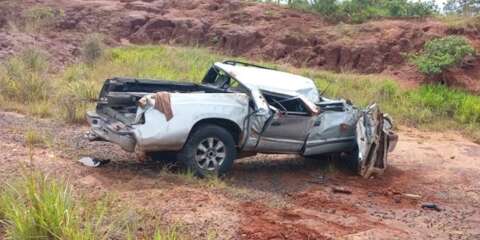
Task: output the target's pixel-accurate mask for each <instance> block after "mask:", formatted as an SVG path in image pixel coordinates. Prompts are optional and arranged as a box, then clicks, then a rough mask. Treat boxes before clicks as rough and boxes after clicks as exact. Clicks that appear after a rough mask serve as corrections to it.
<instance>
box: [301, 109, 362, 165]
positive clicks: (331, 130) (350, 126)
mask: <svg viewBox="0 0 480 240" xmlns="http://www.w3.org/2000/svg"><path fill="white" fill-rule="evenodd" d="M344 108H345V110H344V111H326V112H322V113H321V114H320V115H319V116H318V117H317V118H316V119H315V123H314V126H313V127H312V128H311V129H310V133H309V135H308V139H307V140H306V144H305V150H304V152H303V155H305V156H308V155H316V154H323V153H329V152H337V151H347V150H349V149H350V150H351V149H352V148H353V147H354V144H355V142H354V140H355V138H354V131H355V124H356V122H357V115H358V110H356V109H354V108H352V107H351V106H349V105H346V104H344Z"/></svg>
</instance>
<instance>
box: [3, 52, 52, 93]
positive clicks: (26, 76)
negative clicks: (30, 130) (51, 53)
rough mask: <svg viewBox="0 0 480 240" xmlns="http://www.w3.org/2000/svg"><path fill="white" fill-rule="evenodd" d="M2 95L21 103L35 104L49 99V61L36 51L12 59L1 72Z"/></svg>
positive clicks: (4, 65) (23, 53)
mask: <svg viewBox="0 0 480 240" xmlns="http://www.w3.org/2000/svg"><path fill="white" fill-rule="evenodd" d="M0 73H1V75H0V93H1V94H2V96H5V97H7V98H10V99H14V100H17V101H21V102H35V101H41V100H45V99H47V98H48V92H49V90H50V87H51V85H50V84H51V83H50V82H49V81H48V79H47V77H48V75H47V73H48V59H47V57H46V56H45V55H44V54H43V53H42V52H41V51H38V50H36V49H27V50H25V51H23V52H21V53H20V54H19V55H18V56H14V57H11V58H10V59H8V60H7V61H6V62H5V63H4V64H3V68H2V69H1V71H0Z"/></svg>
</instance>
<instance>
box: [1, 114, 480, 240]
mask: <svg viewBox="0 0 480 240" xmlns="http://www.w3.org/2000/svg"><path fill="white" fill-rule="evenodd" d="M28 128H32V129H36V131H38V132H42V133H44V134H46V135H47V136H50V137H49V139H50V140H51V142H53V143H54V145H53V147H51V148H48V147H45V146H37V147H35V149H34V164H35V166H36V168H38V169H43V170H44V171H47V172H50V173H51V174H55V175H59V176H64V177H66V178H67V179H70V182H71V183H73V184H74V186H75V189H76V191H77V192H79V193H81V194H85V195H86V196H89V197H90V198H94V199H95V198H99V197H101V196H104V195H105V194H107V193H108V194H112V195H114V196H116V197H117V198H118V201H119V203H124V204H127V206H129V211H131V212H132V213H131V214H130V215H131V218H132V219H142V220H143V221H144V222H145V225H144V226H142V227H141V228H139V230H138V235H139V236H143V235H142V234H146V233H147V232H151V231H152V229H153V228H154V227H155V226H156V225H158V224H160V225H165V224H178V223H181V226H183V227H184V229H185V232H186V233H187V234H188V235H190V236H191V237H192V238H193V239H207V237H208V236H212V233H214V235H215V236H216V237H217V238H218V239H478V238H480V229H479V228H478V226H479V224H480V211H479V209H480V181H478V172H479V171H480V158H479V156H480V145H478V144H475V143H472V142H470V141H469V140H466V139H465V138H463V137H461V136H459V135H458V134H456V133H453V132H445V133H432V132H422V131H418V130H415V129H410V128H404V127H401V128H400V130H399V133H400V142H399V144H398V146H397V148H396V150H395V151H394V152H393V154H392V155H391V159H390V164H391V166H390V168H389V169H388V170H387V171H386V173H385V175H383V176H380V177H378V178H375V179H362V178H359V177H357V176H353V175H350V174H349V173H348V172H347V171H346V170H344V169H343V168H342V167H341V166H339V165H338V164H336V163H334V162H330V161H327V160H325V161H313V160H308V159H307V160H304V159H301V158H299V157H296V156H294V155H258V156H256V157H252V158H246V159H241V160H239V161H237V162H236V164H235V166H234V169H233V172H232V173H231V174H230V175H229V176H228V177H227V178H226V179H225V180H223V183H220V184H219V183H217V184H214V183H213V184H212V183H208V182H205V181H202V180H195V179H193V180H188V179H185V178H183V177H181V175H176V174H173V173H170V172H168V171H166V170H162V166H161V165H159V164H156V163H144V164H142V163H139V162H136V161H135V160H134V158H133V156H131V155H129V154H125V153H123V152H122V151H121V150H119V149H118V148H117V147H116V146H113V145H110V144H107V143H89V142H87V141H85V140H83V139H82V137H81V136H82V132H84V131H85V130H86V127H78V126H77V127H75V126H73V127H72V126H71V125H64V124H62V123H58V122H55V121H52V120H35V119H32V118H30V117H26V116H23V115H20V114H15V113H6V112H2V113H0V148H1V149H4V150H6V149H8V151H1V152H0V164H1V165H2V168H0V179H7V178H11V177H14V176H15V175H17V174H18V171H19V170H18V169H19V164H20V163H22V162H23V163H26V162H28V161H29V160H28V154H27V152H28V150H27V149H26V147H25V145H24V140H23V133H24V131H25V129H28ZM85 155H87V156H94V157H98V158H102V159H111V160H112V162H111V163H109V164H107V165H105V166H103V167H101V168H93V169H92V168H88V167H84V166H82V165H80V164H78V163H77V162H76V160H77V159H78V157H79V156H85ZM334 187H343V188H345V189H348V190H350V191H351V192H352V193H351V194H342V193H334V192H333V191H332V188H334ZM405 193H408V194H417V195H420V196H421V198H420V199H418V200H413V199H410V198H407V197H403V196H402V195H401V194H405ZM423 203H435V204H437V205H438V206H439V207H440V208H441V209H442V211H440V212H437V211H433V210H428V209H422V208H421V204H423ZM132 221H133V220H132Z"/></svg>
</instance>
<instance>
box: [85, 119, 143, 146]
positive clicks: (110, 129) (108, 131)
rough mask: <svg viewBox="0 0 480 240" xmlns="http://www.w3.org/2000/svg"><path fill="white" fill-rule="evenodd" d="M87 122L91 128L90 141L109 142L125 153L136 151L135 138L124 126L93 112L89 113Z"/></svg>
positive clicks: (88, 135)
mask: <svg viewBox="0 0 480 240" xmlns="http://www.w3.org/2000/svg"><path fill="white" fill-rule="evenodd" d="M87 121H88V123H89V124H90V127H91V128H90V131H89V132H88V133H87V135H86V137H87V138H88V139H89V140H90V141H107V142H111V143H114V144H117V145H119V146H120V147H121V148H122V149H124V150H125V151H128V152H134V151H135V144H136V140H135V136H134V135H133V133H132V132H131V130H130V129H129V128H128V127H127V126H125V125H124V124H122V123H120V122H118V121H114V120H112V119H109V118H108V117H105V116H101V115H99V114H97V113H96V112H93V111H89V112H87Z"/></svg>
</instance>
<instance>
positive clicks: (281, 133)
mask: <svg viewBox="0 0 480 240" xmlns="http://www.w3.org/2000/svg"><path fill="white" fill-rule="evenodd" d="M313 119H314V117H312V116H308V115H295V114H288V115H283V116H282V115H277V116H276V117H274V119H272V121H271V122H270V123H269V126H268V127H267V128H266V129H265V131H264V132H263V134H262V136H261V137H260V140H259V143H258V145H257V148H256V149H257V151H260V152H285V153H293V152H300V150H301V149H302V147H303V144H304V143H305V139H306V137H307V134H308V130H309V129H310V128H311V127H312V125H313Z"/></svg>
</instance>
